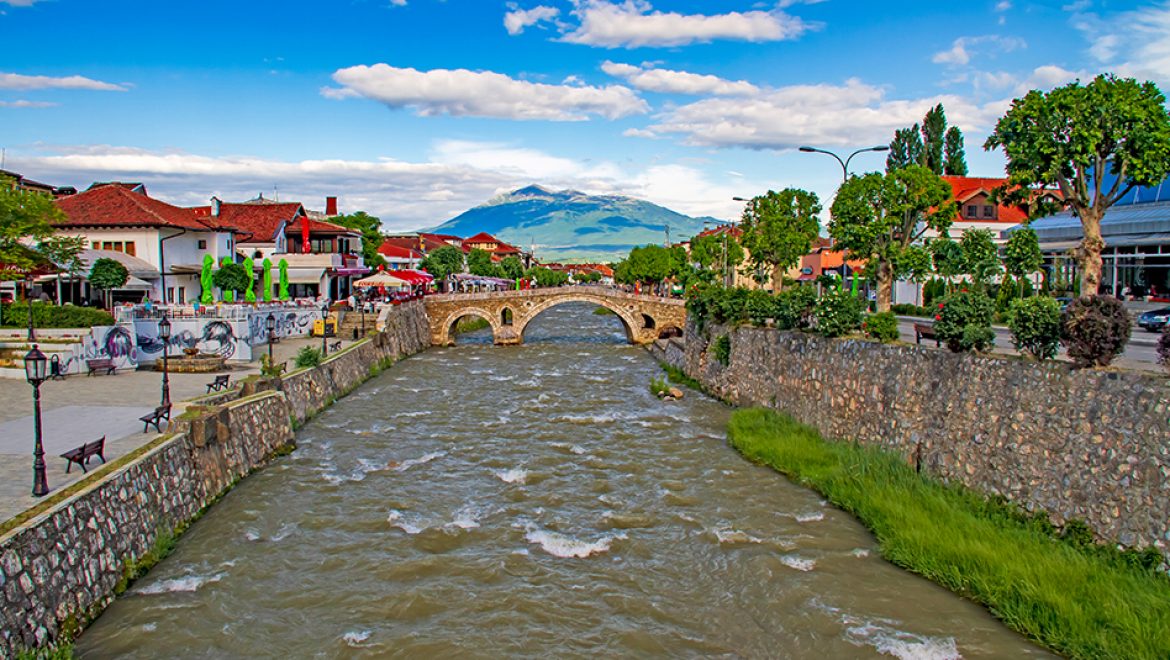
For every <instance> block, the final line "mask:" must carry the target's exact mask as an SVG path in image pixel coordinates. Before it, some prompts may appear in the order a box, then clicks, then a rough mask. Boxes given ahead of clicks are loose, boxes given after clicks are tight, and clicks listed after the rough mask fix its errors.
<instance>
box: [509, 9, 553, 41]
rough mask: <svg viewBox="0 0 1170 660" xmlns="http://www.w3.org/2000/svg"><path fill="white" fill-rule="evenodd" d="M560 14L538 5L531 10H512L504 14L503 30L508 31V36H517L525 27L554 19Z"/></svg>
mask: <svg viewBox="0 0 1170 660" xmlns="http://www.w3.org/2000/svg"><path fill="white" fill-rule="evenodd" d="M560 13H561V10H560V9H557V8H556V7H549V6H547V5H538V6H536V7H533V8H532V9H515V8H514V9H512V11H509V12H508V13H506V14H504V29H505V30H507V31H508V34H511V35H517V34H520V33H521V32H523V31H524V28H526V27H531V26H533V25H536V24H538V23H542V22H544V21H551V20H553V19H555V18H556V17H557V16H558V15H559V14H560Z"/></svg>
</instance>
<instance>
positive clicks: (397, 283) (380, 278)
mask: <svg viewBox="0 0 1170 660" xmlns="http://www.w3.org/2000/svg"><path fill="white" fill-rule="evenodd" d="M353 285H354V286H356V287H360V288H363V289H364V288H368V287H375V286H389V287H404V286H410V282H409V281H407V280H403V279H400V278H398V277H395V276H393V275H391V274H390V273H387V272H381V273H378V274H376V275H371V276H369V277H364V278H362V279H360V280H358V281H356V282H354V283H353Z"/></svg>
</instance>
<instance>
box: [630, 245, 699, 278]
mask: <svg viewBox="0 0 1170 660" xmlns="http://www.w3.org/2000/svg"><path fill="white" fill-rule="evenodd" d="M684 259H685V257H684ZM676 261H677V257H676V255H675V254H674V253H672V252H671V251H670V250H668V249H667V248H664V247H662V246H661V245H644V246H642V247H636V248H634V249H632V250H630V256H628V257H626V260H625V261H623V262H622V263H620V264H618V267H619V268H620V273H621V279H619V280H618V281H619V282H622V283H624V284H633V283H635V282H661V281H662V280H664V279H666V278H668V277H670V276H671V275H672V274H675V273H677V272H678V264H677V263H676ZM616 276H617V272H615V277H616Z"/></svg>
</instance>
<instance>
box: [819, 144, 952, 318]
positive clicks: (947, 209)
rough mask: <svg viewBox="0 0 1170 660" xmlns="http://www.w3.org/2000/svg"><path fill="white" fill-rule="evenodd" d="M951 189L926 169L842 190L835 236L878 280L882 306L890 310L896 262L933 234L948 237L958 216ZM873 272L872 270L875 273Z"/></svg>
mask: <svg viewBox="0 0 1170 660" xmlns="http://www.w3.org/2000/svg"><path fill="white" fill-rule="evenodd" d="M955 208H956V207H955V202H954V200H953V199H952V194H951V186H950V185H949V184H948V183H947V182H946V181H943V180H942V179H941V178H939V176H938V175H937V174H935V173H933V172H931V171H930V170H928V169H926V168H925V167H922V166H921V165H908V166H906V167H903V168H899V169H896V170H893V171H891V172H887V173H886V174H884V175H882V174H878V173H876V172H875V173H870V174H866V175H865V176H861V177H857V176H854V177H850V178H849V180H848V181H846V182H845V183H843V184H842V185H841V188H840V189H839V190H838V191H837V198H836V199H835V200H834V201H833V207H832V209H831V211H830V213H831V216H832V221H831V222H830V223H829V235H831V236H832V237H833V238H834V239H836V241H837V245H838V247H840V248H842V249H844V250H847V251H848V252H849V256H850V258H852V259H865V260H866V261H867V262H868V263H867V265H866V271H867V272H870V273H871V274H872V275H873V276H874V277H875V279H876V280H877V285H878V290H877V308H878V311H879V312H885V311H889V309H890V299H891V297H892V292H893V286H894V277H895V271H894V264H895V263H897V259H898V258H899V256H900V253H901V252H902V251H904V250H905V249H907V248H908V247H909V246H911V245H912V244H914V243H916V242H918V240H919V239H921V238H922V235H923V234H924V233H926V231H927V230H931V229H932V230H934V231H936V232H938V233H940V234H945V233H946V232H947V230H948V229H949V228H950V226H951V222H952V221H953V220H954V217H955ZM871 269H872V270H871Z"/></svg>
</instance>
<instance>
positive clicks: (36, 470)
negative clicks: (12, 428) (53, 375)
mask: <svg viewBox="0 0 1170 660" xmlns="http://www.w3.org/2000/svg"><path fill="white" fill-rule="evenodd" d="M48 366H49V361H48V360H47V359H46V358H45V354H44V353H42V352H41V349H39V348H37V346H36V344H33V347H32V350H31V351H29V352H28V353H27V354H26V355H25V356H24V377H25V378H26V379H27V380H28V383H29V385H32V388H33V436H34V445H33V490H32V494H33V497H42V496H44V495H48V494H49V484H48V482H47V481H46V480H45V448H44V446H42V445H41V383H43V382H45V378H46V372H47V371H48Z"/></svg>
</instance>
